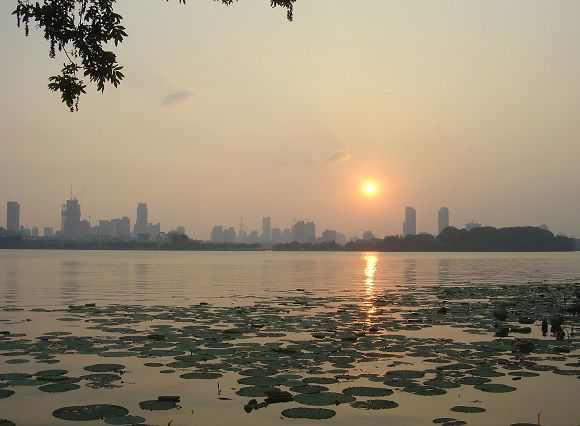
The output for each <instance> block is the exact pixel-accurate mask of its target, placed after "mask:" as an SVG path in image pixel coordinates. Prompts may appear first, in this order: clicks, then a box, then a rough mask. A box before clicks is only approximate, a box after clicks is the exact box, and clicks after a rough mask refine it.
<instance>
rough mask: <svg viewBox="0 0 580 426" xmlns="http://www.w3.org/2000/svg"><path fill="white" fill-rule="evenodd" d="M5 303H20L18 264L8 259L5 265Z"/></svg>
mask: <svg viewBox="0 0 580 426" xmlns="http://www.w3.org/2000/svg"><path fill="white" fill-rule="evenodd" d="M3 269H4V276H5V280H4V281H5V285H4V302H5V303H16V302H17V301H18V278H19V272H20V271H19V269H18V262H16V261H14V260H11V259H7V260H6V262H5V264H4V268H3Z"/></svg>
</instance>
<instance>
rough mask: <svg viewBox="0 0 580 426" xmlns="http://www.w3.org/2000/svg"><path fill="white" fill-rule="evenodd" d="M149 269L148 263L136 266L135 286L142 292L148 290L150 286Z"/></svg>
mask: <svg viewBox="0 0 580 426" xmlns="http://www.w3.org/2000/svg"><path fill="white" fill-rule="evenodd" d="M149 268H150V267H149V265H148V264H147V263H136V264H135V284H136V285H137V289H139V290H140V291H141V290H144V289H146V288H147V287H148V285H149Z"/></svg>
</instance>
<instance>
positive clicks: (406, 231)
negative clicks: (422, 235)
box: [403, 206, 417, 237]
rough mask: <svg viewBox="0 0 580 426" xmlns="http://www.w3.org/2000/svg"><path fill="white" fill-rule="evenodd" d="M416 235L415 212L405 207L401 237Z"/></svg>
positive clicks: (411, 208)
mask: <svg viewBox="0 0 580 426" xmlns="http://www.w3.org/2000/svg"><path fill="white" fill-rule="evenodd" d="M416 233H417V210H415V209H414V208H413V207H409V206H407V207H405V221H404V222H403V237H406V236H407V235H415V234H416Z"/></svg>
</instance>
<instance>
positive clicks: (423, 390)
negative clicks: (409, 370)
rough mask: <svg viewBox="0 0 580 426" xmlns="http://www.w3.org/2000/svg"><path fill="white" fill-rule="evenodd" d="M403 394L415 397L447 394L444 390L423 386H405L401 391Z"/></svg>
mask: <svg viewBox="0 0 580 426" xmlns="http://www.w3.org/2000/svg"><path fill="white" fill-rule="evenodd" d="M403 390H404V391H405V392H409V393H412V394H415V395H421V396H436V395H444V394H446V393H447V391H446V390H445V389H441V388H437V387H435V386H425V385H412V386H407V387H406V388H404V389H403Z"/></svg>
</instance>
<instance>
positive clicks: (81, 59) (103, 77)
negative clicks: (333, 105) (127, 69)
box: [13, 0, 296, 111]
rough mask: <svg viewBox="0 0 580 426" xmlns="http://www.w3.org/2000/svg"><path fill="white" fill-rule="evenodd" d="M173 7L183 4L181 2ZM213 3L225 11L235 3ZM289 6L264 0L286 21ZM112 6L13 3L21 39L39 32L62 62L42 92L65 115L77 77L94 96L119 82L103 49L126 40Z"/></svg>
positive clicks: (106, 0)
mask: <svg viewBox="0 0 580 426" xmlns="http://www.w3.org/2000/svg"><path fill="white" fill-rule="evenodd" d="M165 1H169V0H165ZM178 1H179V3H183V4H185V0H178ZM214 1H217V2H221V3H223V4H225V5H231V4H232V3H233V2H234V1H237V0H214ZM295 1H296V0H270V5H271V6H272V7H276V6H280V7H283V8H285V9H286V10H287V17H288V20H292V13H293V4H294V2H295ZM115 3H116V0H44V1H43V2H42V4H41V2H32V1H30V0H18V3H17V6H16V10H14V12H13V15H16V19H17V23H18V26H19V27H21V26H22V27H24V32H25V34H26V35H27V36H28V34H29V32H30V24H31V23H34V24H36V26H37V27H38V28H39V29H41V30H43V31H44V38H45V39H46V40H48V42H49V43H50V48H49V54H50V57H51V58H56V54H57V51H58V52H62V53H64V55H65V56H66V58H67V62H66V63H64V64H63V67H62V70H61V72H60V75H55V76H52V77H50V78H49V81H50V83H49V84H48V88H49V89H50V90H52V91H55V92H60V94H61V99H62V102H63V103H65V104H66V106H67V107H68V108H69V109H70V110H71V111H75V110H78V105H79V98H80V96H81V94H83V93H86V91H85V89H86V87H87V86H86V84H85V82H84V80H83V78H82V77H79V75H81V74H82V76H84V77H87V78H88V79H89V80H90V81H91V82H93V83H96V85H97V90H98V91H100V92H103V91H104V90H105V85H106V84H107V83H109V84H112V85H113V86H115V87H117V86H118V85H119V84H120V82H121V80H122V79H123V78H124V74H123V73H122V72H121V70H122V69H123V67H122V66H121V65H119V63H118V62H117V55H116V54H115V53H114V52H113V51H111V50H107V46H110V45H111V44H114V45H115V46H117V45H118V44H119V43H121V42H122V41H123V39H124V38H125V37H127V33H126V32H125V27H124V26H123V25H122V21H123V17H122V16H121V15H119V14H118V13H116V12H115Z"/></svg>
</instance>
